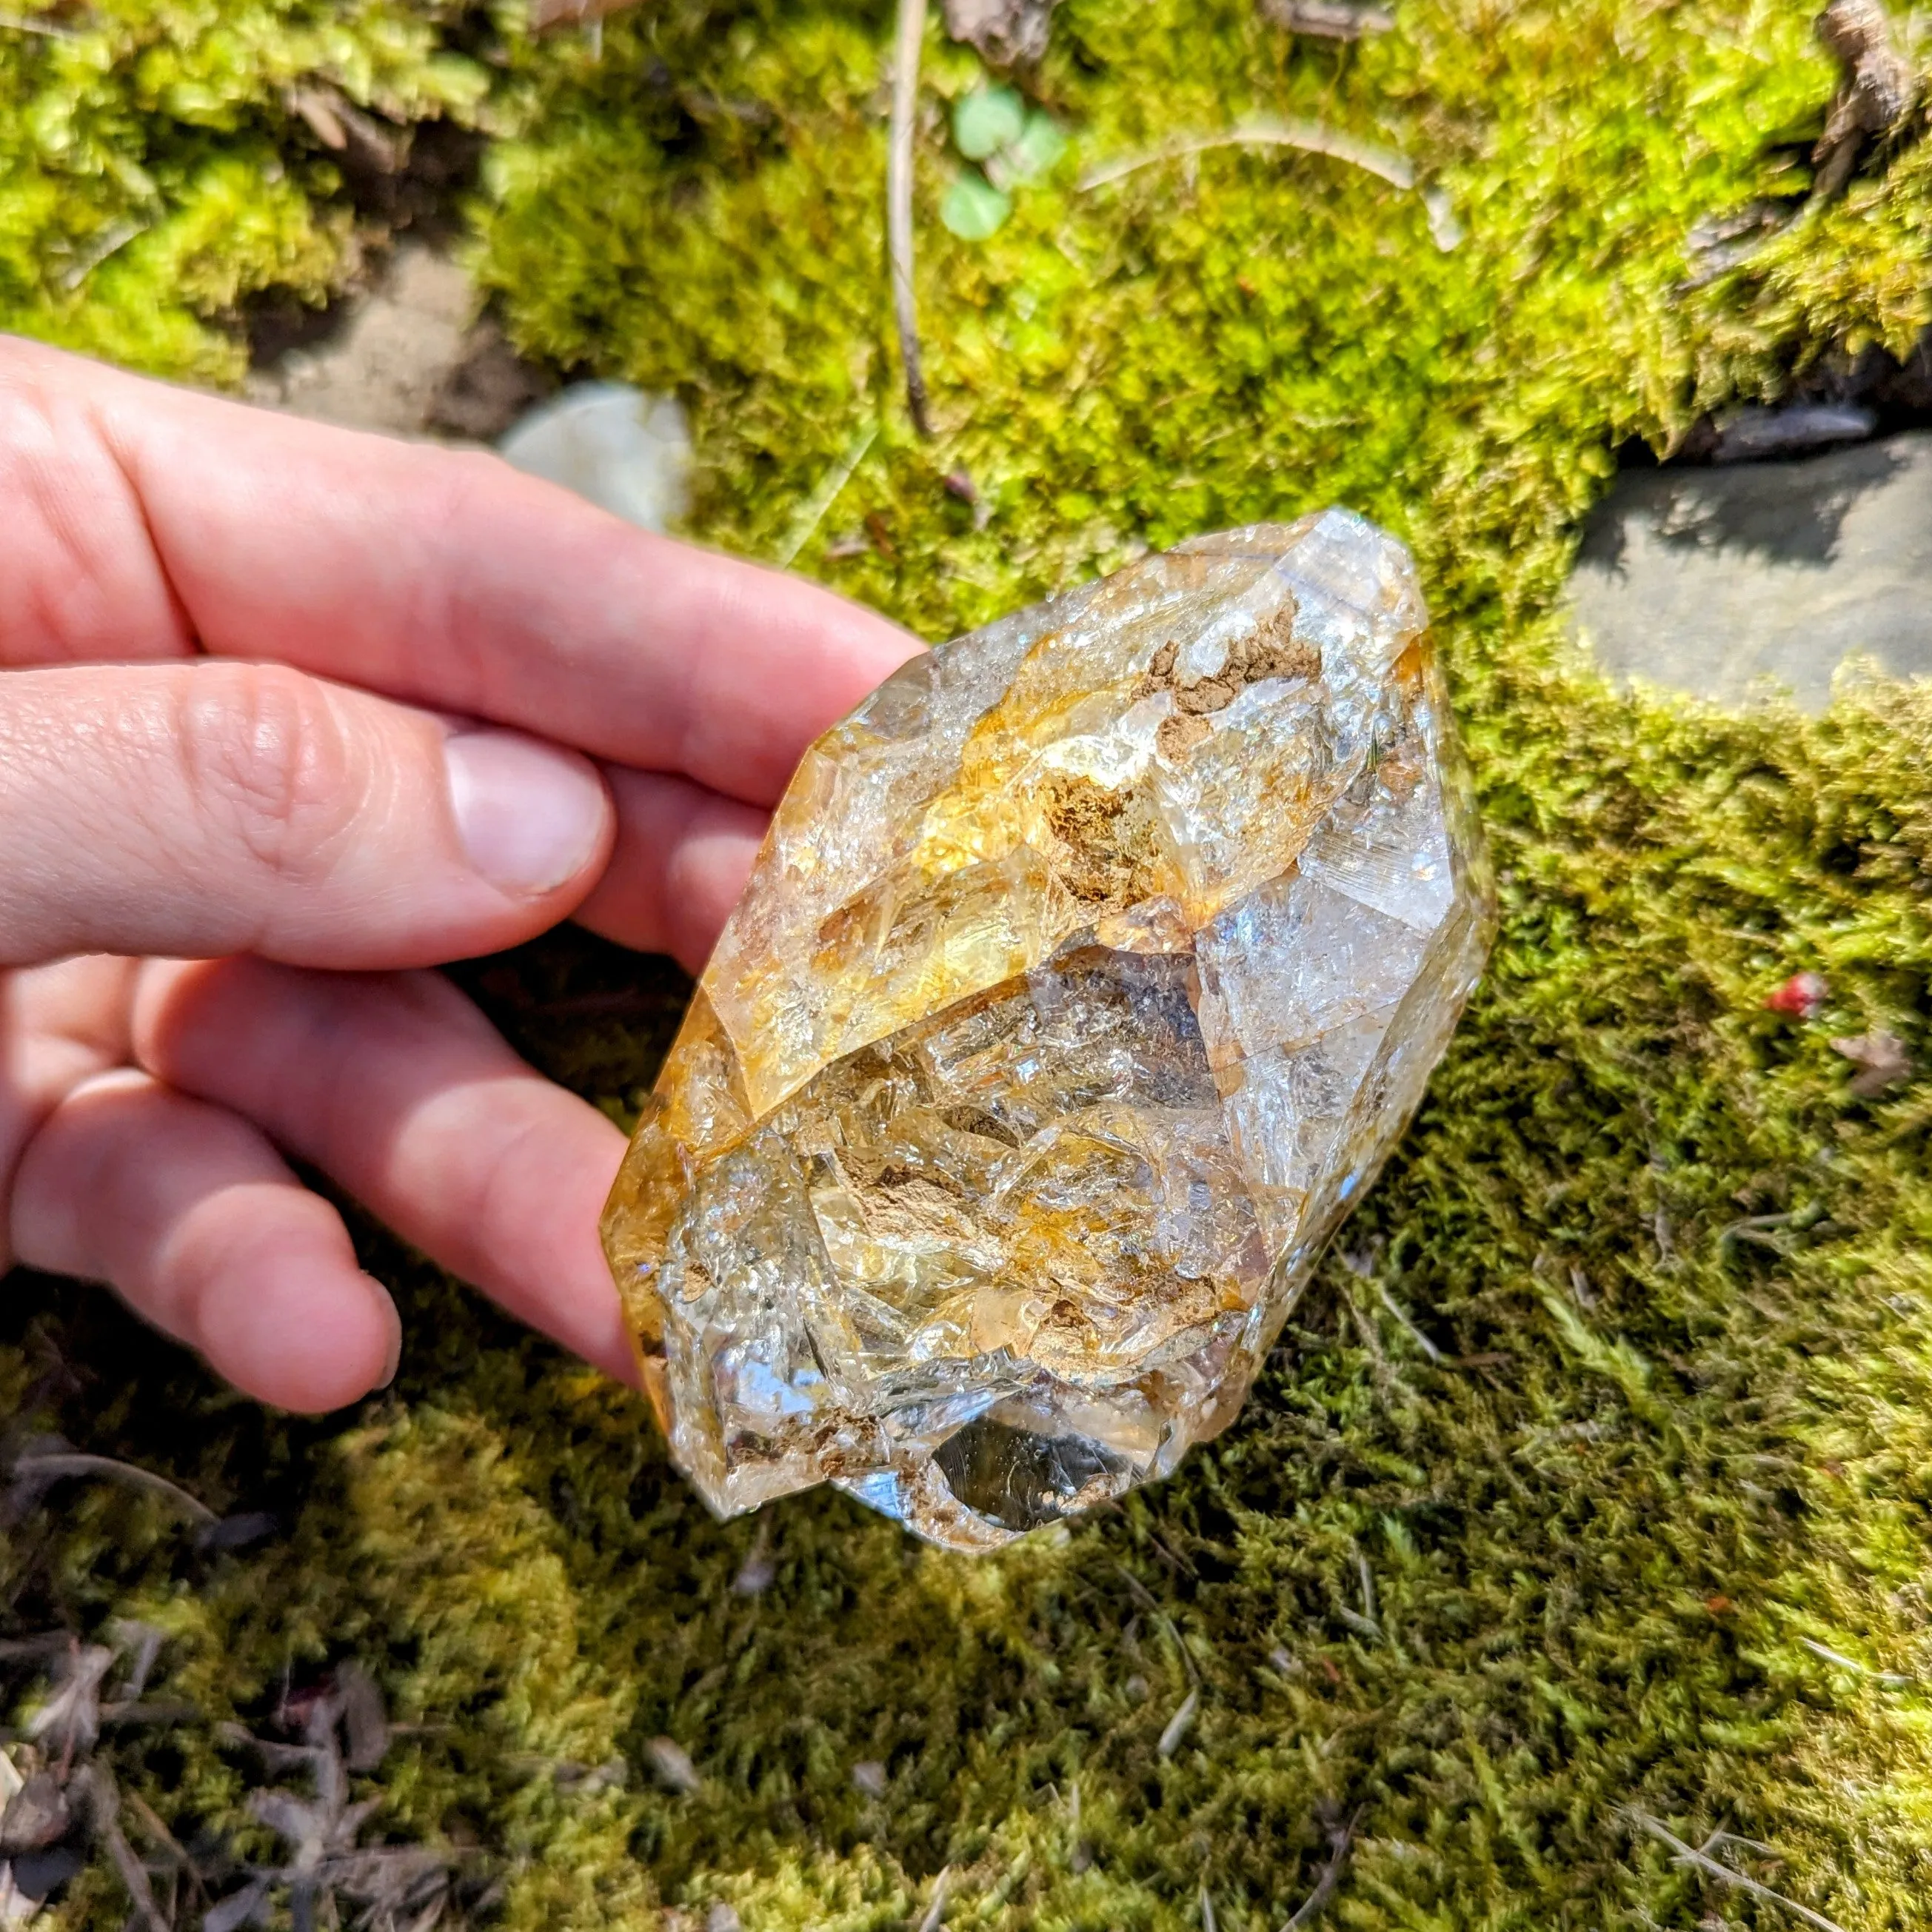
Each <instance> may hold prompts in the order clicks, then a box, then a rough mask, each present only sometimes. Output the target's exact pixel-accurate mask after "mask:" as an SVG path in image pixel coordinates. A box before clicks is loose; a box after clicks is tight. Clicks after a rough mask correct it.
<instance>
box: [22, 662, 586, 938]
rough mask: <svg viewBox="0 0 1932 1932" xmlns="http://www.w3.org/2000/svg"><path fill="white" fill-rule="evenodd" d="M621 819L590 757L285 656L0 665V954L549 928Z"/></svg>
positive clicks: (497, 934) (577, 892)
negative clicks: (446, 715) (411, 702)
mask: <svg viewBox="0 0 1932 1932" xmlns="http://www.w3.org/2000/svg"><path fill="white" fill-rule="evenodd" d="M611 835H612V811H611V806H610V799H609V797H608V796H607V793H606V792H605V790H604V783H603V781H602V779H601V778H600V777H599V776H598V772H597V770H596V769H595V766H593V765H592V764H591V763H590V762H589V760H587V759H585V758H583V757H580V756H579V755H578V754H577V753H575V752H574V751H564V750H562V749H559V748H558V747H557V746H556V745H551V744H549V743H547V742H544V741H543V740H541V739H536V738H532V737H526V736H524V735H523V734H522V733H519V732H513V731H505V730H498V729H496V728H495V727H478V728H474V729H472V728H469V727H466V726H465V725H463V724H461V723H460V722H454V723H453V722H452V721H448V720H446V719H443V718H438V717H437V716H435V715H432V714H431V713H429V712H422V711H417V710H413V709H410V708H409V707H408V706H404V705H400V704H395V703H391V702H390V701H389V700H387V699H384V698H380V697H372V696H371V695H370V694H368V693H367V692H365V691H356V690H353V689H351V688H348V687H347V686H345V685H334V684H330V683H328V682H326V681H324V680H323V679H320V678H315V677H311V676H307V675H306V674H305V673H302V672H300V671H296V670H290V669H288V668H287V667H285V666H283V665H278V664H240V663H233V662H215V661H205V660H204V661H196V662H193V663H188V664H161V665H157V664H142V665H114V666H107V665H87V666H83V667H62V668H56V669H48V670H18V671H7V672H5V673H0V965H14V966H17V965H33V964H36V963H37V962H41V961H45V960H49V959H60V958H64V957H66V956H69V955H71V954H74V953H161V954H166V955H169V956H174V957H177V958H190V959H208V958H215V957H218V956H223V955H225V954H228V953H257V954H260V955H261V956H264V957H266V958H268V959H280V960H284V961H287V962H290V963H291V964H296V965H309V966H320V967H337V968H377V967H401V966H412V965H429V964H432V963H434V962H437V961H439V960H443V959H457V958H460V957H462V956H465V955H466V954H470V953H484V952H490V951H493V950H496V949H497V948H499V947H503V946H507V945H512V944H515V943H516V942H517V941H520V940H523V939H526V938H529V937H531V936H532V935H534V934H535V933H537V932H541V931H542V930H543V929H544V928H545V927H546V926H550V925H553V924H554V923H555V922H556V921H557V920H558V919H561V918H562V917H563V916H564V915H565V914H566V913H568V912H569V911H570V910H571V908H572V907H574V905H575V904H577V901H578V900H580V899H581V898H583V896H584V895H585V894H586V892H589V889H590V888H591V886H592V885H593V884H594V883H595V880H596V878H597V876H598V873H599V872H600V871H601V870H602V868H603V865H604V860H605V859H606V857H607V855H608V853H609V850H610V839H611Z"/></svg>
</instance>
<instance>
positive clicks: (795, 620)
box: [0, 339, 919, 805]
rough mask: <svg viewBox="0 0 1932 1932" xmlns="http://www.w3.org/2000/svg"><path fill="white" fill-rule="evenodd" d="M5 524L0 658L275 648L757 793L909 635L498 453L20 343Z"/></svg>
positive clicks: (4, 457) (330, 670)
mask: <svg viewBox="0 0 1932 1932" xmlns="http://www.w3.org/2000/svg"><path fill="white" fill-rule="evenodd" d="M0 526H3V527H5V528H6V529H7V531H8V537H7V544H6V559H5V560H6V568H5V570H3V571H0V661H4V662H10V663H14V664H19V663H22V662H38V663H46V662H50V661H73V660H75V659H86V658H96V659H109V660H113V659H121V660H124V659H127V658H133V657H153V656H162V655H187V654H188V653H190V652H195V651H197V650H199V651H205V652H210V653H211V654H214V655H219V656H232V657H242V658H258V659H259V658H276V659H279V660H280V661H282V662H284V663H287V664H295V665H297V666H299V667H301V668H302V669H304V670H310V671H314V672H316V673H320V674H321V675H323V676H327V677H330V678H333V679H337V680H338V681H341V682H347V683H352V684H356V685H362V686H363V687H365V688H367V689H369V690H372V691H383V692H385V693H387V694H389V695H391V696H392V697H399V698H403V699H406V700H409V701H410V702H412V703H418V704H423V705H428V706H434V707H436V708H438V709H444V710H450V711H459V712H465V713H467V714H469V715H472V716H474V717H478V718H487V719H489V720H491V721H494V722H496V723H499V724H508V725H512V726H514V727H517V728H520V729H521V730H526V731H532V732H535V733H538V734H540V735H541V736H545V737H548V738H552V739H557V740H559V741H560V742H563V743H565V744H569V745H575V746H577V747H578V748H580V749H581V750H583V751H588V752H589V753H591V754H593V755H594V756H595V757H600V758H604V759H606V760H610V761H611V762H613V763H618V764H622V765H631V766H639V767H640V768H643V769H647V770H658V771H674V772H683V773H685V775H688V776H689V777H691V778H694V779H696V780H697V781H698V782H699V783H700V784H704V785H706V786H709V787H711V788H712V789H713V790H717V791H719V792H721V793H725V794H727V795H728V796H732V797H736V798H740V799H746V800H748V801H750V802H752V803H754V804H760V805H763V804H768V803H769V802H771V801H772V799H774V798H775V797H776V796H777V795H778V793H779V791H780V790H782V789H783V787H784V783H785V781H786V779H787V778H788V777H789V776H790V773H791V770H792V767H793V765H794V764H795V763H796V762H797V759H798V757H799V753H800V752H801V751H802V750H803V749H804V748H805V745H807V744H808V742H810V741H811V739H812V738H814V736H817V733H819V732H820V731H821V730H824V729H825V728H826V726H828V725H829V724H832V723H833V722H834V721H835V720H836V719H838V718H839V717H841V716H842V715H844V712H847V711H848V710H849V709H850V708H851V707H852V706H853V705H854V704H855V703H857V702H858V700H859V699H860V698H861V697H863V696H864V695H865V693H866V692H867V691H870V690H871V688H873V687H874V685H877V683H878V682H880V680H881V679H883V678H884V677H885V676H886V674H887V673H889V672H890V671H892V670H894V669H895V667H897V666H898V664H901V663H902V662H904V660H905V659H906V658H907V657H909V656H910V655H912V654H913V652H916V650H917V649H919V643H918V641H917V640H916V639H914V638H913V637H910V636H908V635H907V634H906V633H905V632H904V631H901V630H899V629H898V628H897V627H896V626H895V625H892V624H889V623H888V622H886V620H885V619H883V618H882V617H880V616H876V615H874V613H871V612H870V611H868V610H862V609H861V608H860V607H859V606H857V605H856V604H850V603H848V602H847V601H845V600H844V598H839V597H836V596H834V595H832V593H831V592H829V591H826V590H823V589H820V588H819V587H817V586H816V585H814V584H810V583H805V582H804V581H803V580H801V579H799V578H796V577H788V576H786V575H784V574H781V573H779V572H778V571H769V570H765V569H763V568H760V567H758V566H757V565H753V564H748V563H745V562H739V561H737V560H736V559H731V558H728V557H724V556H718V555H715V554H714V553H710V552H708V551H705V550H700V549H697V548H696V547H693V546H691V545H689V544H681V543H676V542H673V541H670V539H668V538H663V537H657V536H652V535H649V534H648V533H647V532H643V531H641V530H637V529H633V528H631V526H629V525H628V524H626V523H622V522H621V521H619V520H618V519H617V518H616V517H613V516H610V515H609V514H607V513H606V512H604V511H601V510H599V509H597V508H593V507H592V505H589V504H587V503H585V502H581V501H580V500H579V499H577V498H576V497H574V496H571V495H570V494H569V493H568V492H567V491H565V490H562V489H559V488H558V487H556V486H554V485H553V484H548V483H544V482H541V481H538V480H536V479H535V478H531V477H527V476H523V475H519V474H518V473H517V472H516V471H514V470H513V469H511V468H509V466H508V465H507V464H505V463H502V462H501V461H499V460H498V459H497V458H495V457H493V456H490V455H484V454H481V453H477V452H455V451H450V450H444V449H436V448H434V447H433V446H427V445H419V444H413V443H400V442H395V441H392V440H389V439H388V438H386V437H377V436H371V435H366V434H362V433H359V432H357V431H350V430H341V429H335V428H329V427H327V426H326V425H320V424H316V423H309V422H301V421H298V420H297V419H294V418H292V417H285V416H275V415H271V414H269V413H266V412H264V411H260V410H252V409H248V408H245V407H242V406H241V405H239V404H233V403H227V402H223V401H220V400H218V399H217V398H212V397H208V396H202V395H194V394H193V393H191V392H186V391H182V390H177V389H169V388H168V387H166V386H163V385H162V384H160V383H150V382H146V381H144V380H141V379H139V378H138V377H130V376H127V375H124V374H121V373H119V372H118V371H112V370H108V369H105V368H99V367H98V366H96V365H93V364H91V363H88V362H83V361H80V360H79V359H77V358H74V357H72V356H65V355H62V354H60V353H57V352H55V351H54V350H47V349H43V348H41V347H38V346H37V345H34V344H28V343H26V342H21V341H13V340H10V339H0ZM77 571H78V576H77Z"/></svg>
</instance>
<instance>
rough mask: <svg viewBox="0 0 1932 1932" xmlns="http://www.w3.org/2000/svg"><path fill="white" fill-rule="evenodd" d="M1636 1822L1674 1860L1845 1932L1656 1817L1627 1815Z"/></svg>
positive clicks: (1827, 1930)
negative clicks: (1664, 1846)
mask: <svg viewBox="0 0 1932 1932" xmlns="http://www.w3.org/2000/svg"><path fill="white" fill-rule="evenodd" d="M1626 1815H1627V1816H1628V1818H1629V1820H1630V1821H1631V1823H1632V1824H1633V1825H1635V1826H1638V1827H1640V1829H1643V1830H1644V1831H1646V1832H1649V1834H1650V1835H1651V1836H1652V1838H1659V1839H1661V1840H1662V1841H1663V1842H1664V1843H1665V1844H1667V1845H1668V1846H1670V1849H1671V1851H1672V1852H1673V1853H1674V1854H1675V1856H1674V1857H1673V1860H1672V1862H1673V1864H1680V1865H1690V1866H1692V1867H1694V1868H1695V1869H1696V1870H1699V1871H1700V1872H1703V1873H1705V1874H1706V1876H1708V1877H1710V1878H1715V1879H1722V1880H1723V1881H1724V1883H1725V1884H1727V1885H1736V1887H1737V1888H1738V1889H1739V1891H1748V1892H1749V1893H1750V1894H1751V1895H1752V1897H1754V1898H1763V1899H1767V1900H1769V1901H1770V1903H1772V1904H1773V1905H1781V1906H1784V1909H1785V1910H1786V1911H1787V1912H1796V1913H1797V1915H1799V1918H1802V1919H1803V1920H1804V1921H1805V1924H1808V1925H1815V1926H1817V1928H1818V1932H1845V1928H1844V1927H1843V1926H1842V1925H1841V1924H1839V1923H1838V1921H1837V1920H1836V1919H1833V1918H1826V1916H1825V1915H1824V1914H1823V1912H1814V1911H1813V1910H1812V1909H1811V1906H1808V1905H1800V1904H1799V1902H1798V1901H1797V1900H1796V1899H1795V1898H1787V1897H1785V1895H1784V1893H1783V1892H1781V1891H1772V1888H1771V1887H1770V1886H1769V1885H1760V1884H1759V1883H1758V1882H1757V1879H1754V1878H1747V1877H1745V1875H1744V1873H1742V1872H1740V1871H1733V1870H1732V1869H1731V1868H1730V1866H1729V1865H1721V1864H1718V1861H1717V1860H1716V1859H1715V1858H1707V1857H1706V1855H1704V1853H1703V1852H1700V1851H1699V1850H1698V1849H1697V1847H1696V1846H1694V1845H1687V1844H1686V1843H1685V1842H1684V1841H1683V1840H1682V1838H1679V1837H1677V1836H1676V1835H1675V1834H1674V1833H1673V1832H1670V1830H1668V1829H1667V1828H1666V1827H1665V1826H1662V1825H1660V1824H1659V1823H1658V1822H1657V1820H1655V1818H1652V1817H1649V1815H1648V1814H1646V1813H1644V1812H1642V1811H1631V1812H1629V1813H1628V1814H1626Z"/></svg>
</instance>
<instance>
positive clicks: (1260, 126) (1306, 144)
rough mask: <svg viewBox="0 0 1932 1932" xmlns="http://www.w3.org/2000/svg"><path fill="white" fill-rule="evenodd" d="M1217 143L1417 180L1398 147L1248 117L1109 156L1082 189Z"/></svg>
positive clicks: (1314, 124) (1311, 124)
mask: <svg viewBox="0 0 1932 1932" xmlns="http://www.w3.org/2000/svg"><path fill="white" fill-rule="evenodd" d="M1211 148H1299V149H1301V151H1302V152H1303V153H1304V154H1326V155H1327V156H1328V158H1329V159H1330V160H1334V161H1346V162H1347V163H1349V166H1351V167H1357V168H1361V169H1365V170H1366V171H1367V172H1368V173H1370V174H1372V175H1379V176H1380V177H1381V178H1382V180H1384V181H1387V182H1388V184H1389V185H1390V186H1391V187H1402V188H1409V187H1415V167H1414V166H1413V165H1412V163H1411V162H1410V160H1409V157H1408V156H1407V155H1406V154H1398V153H1397V151H1396V150H1395V149H1394V148H1384V147H1381V146H1379V145H1377V144H1376V142H1373V141H1358V140H1357V139H1355V136H1353V135H1352V134H1340V133H1337V132H1336V131H1335V130H1334V128H1332V127H1323V126H1322V124H1321V123H1320V122H1319V121H1246V122H1244V123H1243V124H1242V125H1241V126H1240V127H1235V128H1231V129H1230V130H1229V131H1228V132H1227V133H1225V134H1197V135H1195V136H1192V137H1191V138H1190V139H1187V140H1182V141H1174V142H1169V145H1167V146H1166V147H1164V148H1153V149H1151V150H1150V151H1148V153H1146V154H1130V155H1128V156H1127V158H1126V159H1125V160H1118V161H1109V162H1107V163H1106V164H1105V165H1103V166H1100V167H1097V168H1095V169H1092V170H1091V172H1088V173H1087V174H1085V175H1082V176H1081V178H1080V186H1081V187H1082V190H1085V189H1088V188H1096V187H1105V186H1106V184H1107V183H1108V182H1109V181H1120V180H1122V179H1124V178H1125V177H1126V176H1127V175H1131V174H1136V173H1138V172H1139V171H1140V170H1141V169H1142V168H1151V167H1154V166H1157V165H1158V164H1159V163H1161V162H1163V161H1178V160H1183V159H1184V158H1185V157H1187V156H1188V155H1190V154H1206V153H1207V152H1208V151H1209V149H1211Z"/></svg>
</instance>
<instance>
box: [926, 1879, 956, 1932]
mask: <svg viewBox="0 0 1932 1932" xmlns="http://www.w3.org/2000/svg"><path fill="white" fill-rule="evenodd" d="M952 1882H953V1867H951V1866H950V1865H943V1866H941V1867H940V1873H939V1876H938V1877H937V1878H936V1879H934V1880H933V1882H932V1903H931V1904H929V1906H927V1907H926V1915H925V1917H924V1918H922V1919H921V1920H920V1921H919V1932H939V1928H940V1927H941V1926H942V1925H943V1924H945V1922H946V1890H947V1886H949V1885H950V1884H951V1883H952Z"/></svg>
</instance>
